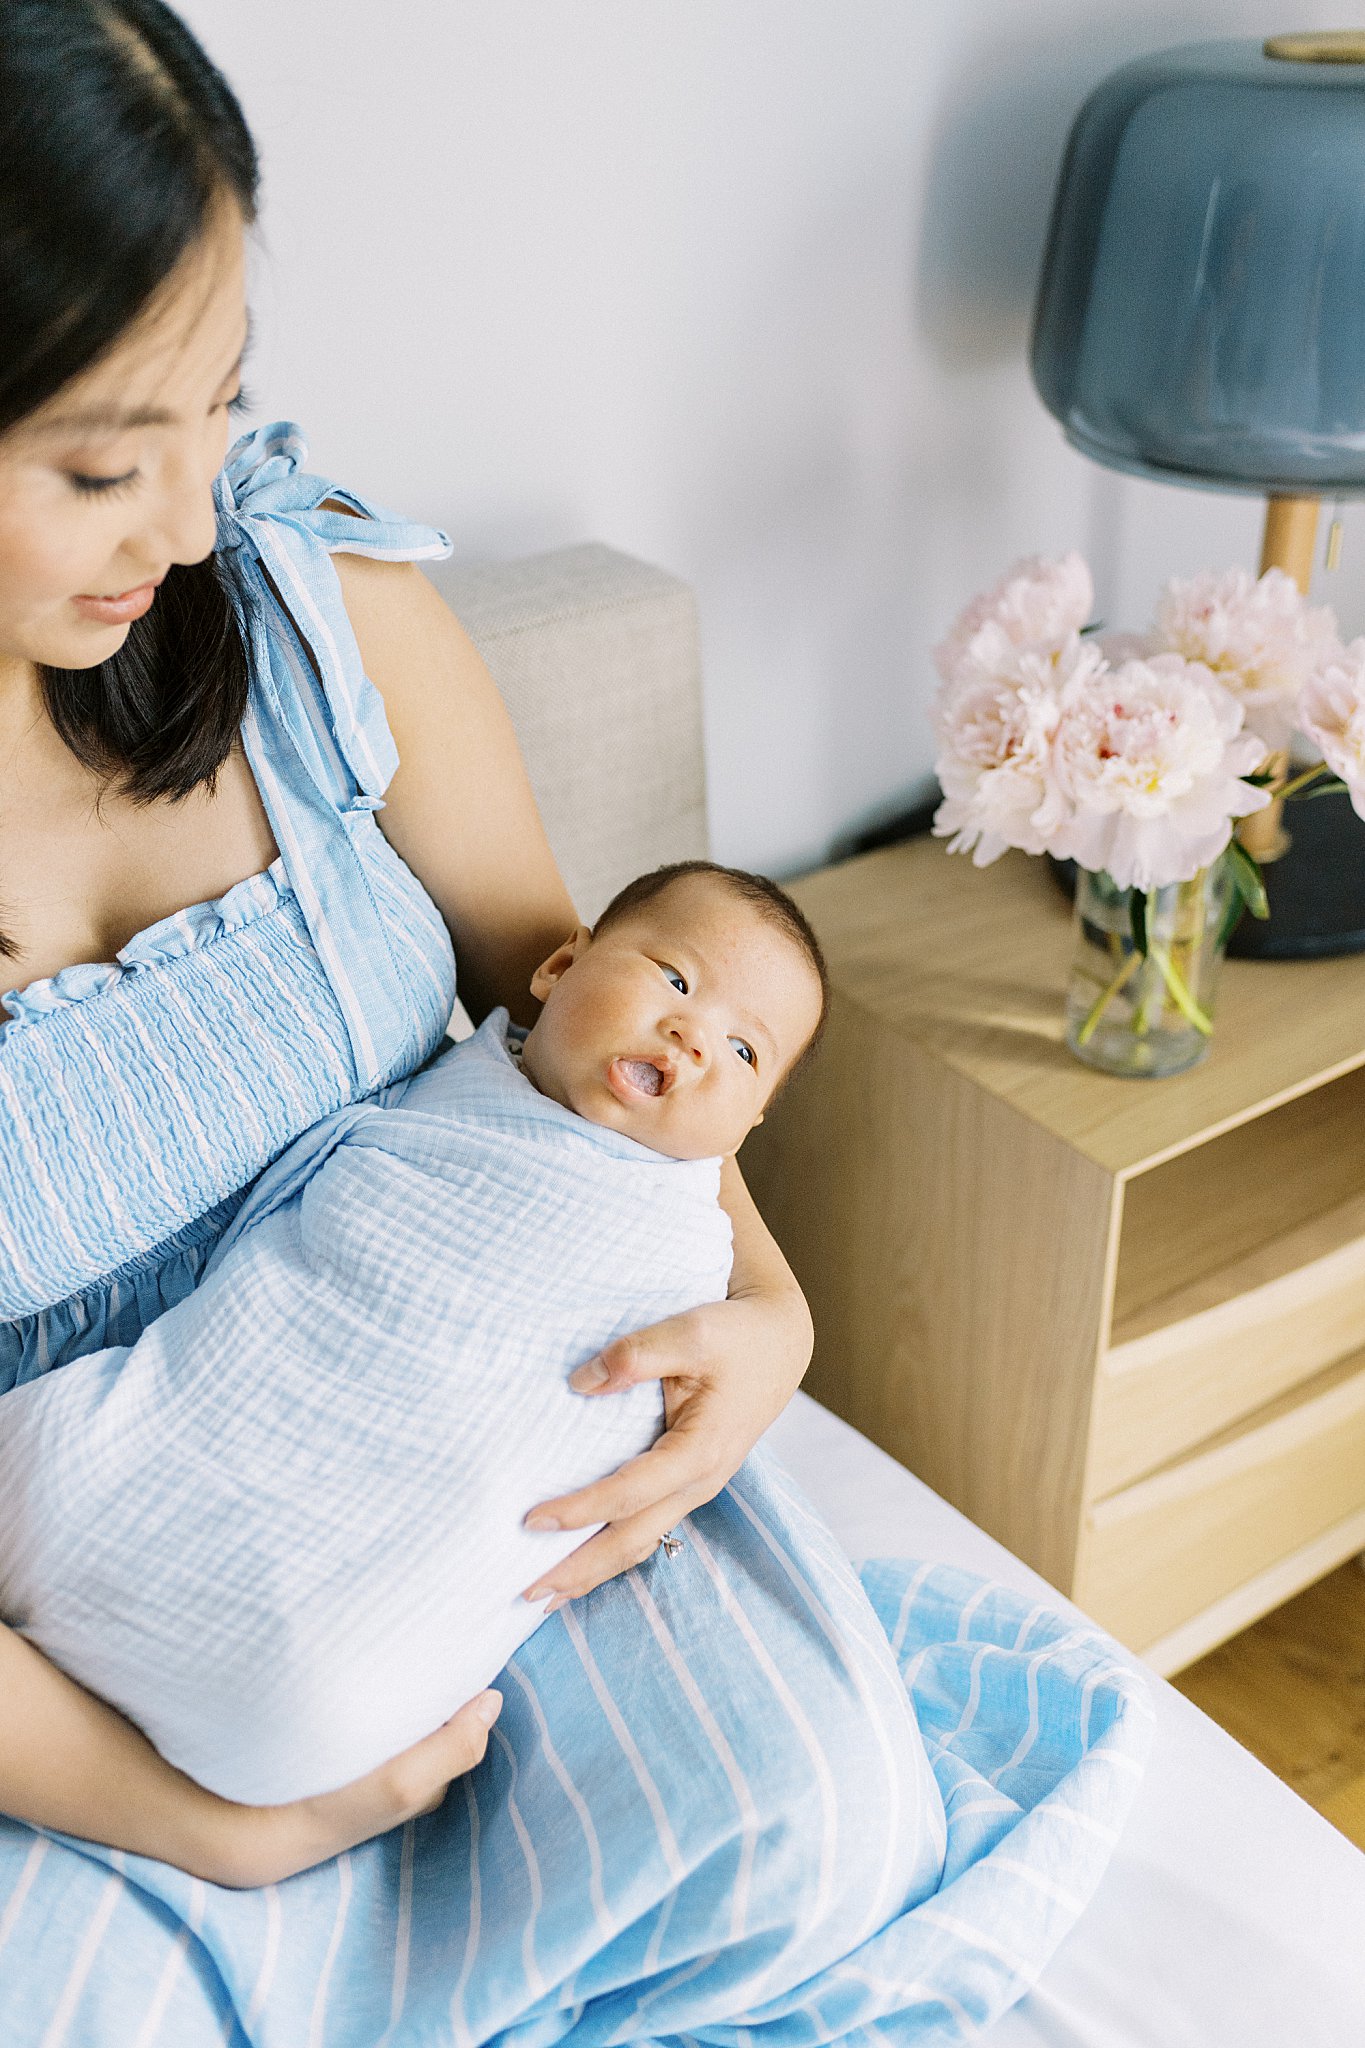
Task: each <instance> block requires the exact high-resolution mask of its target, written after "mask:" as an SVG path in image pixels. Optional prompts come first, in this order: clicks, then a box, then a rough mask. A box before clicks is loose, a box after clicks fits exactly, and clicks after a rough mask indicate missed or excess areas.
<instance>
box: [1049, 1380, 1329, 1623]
mask: <svg viewBox="0 0 1365 2048" xmlns="http://www.w3.org/2000/svg"><path fill="white" fill-rule="evenodd" d="M1362 1509H1365V1352H1356V1353H1354V1354H1353V1355H1352V1356H1351V1357H1350V1358H1347V1359H1343V1360H1342V1361H1341V1362H1340V1363H1339V1364H1337V1365H1335V1366H1333V1367H1331V1368H1330V1369H1329V1370H1328V1371H1327V1372H1324V1373H1321V1374H1320V1375H1319V1376H1318V1378H1317V1379H1316V1380H1314V1381H1312V1382H1311V1383H1310V1384H1309V1385H1308V1386H1306V1387H1301V1388H1299V1389H1297V1390H1296V1391H1295V1392H1294V1393H1293V1394H1289V1395H1286V1396H1284V1397H1283V1398H1282V1399H1281V1400H1279V1401H1276V1402H1274V1403H1272V1404H1271V1405H1270V1406H1269V1407H1268V1408H1263V1409H1261V1410H1259V1411H1258V1413H1257V1414H1256V1415H1254V1416H1253V1417H1251V1418H1250V1420H1248V1421H1247V1422H1245V1423H1244V1424H1242V1425H1241V1426H1240V1427H1238V1428H1236V1429H1230V1430H1227V1431H1225V1432H1224V1433H1223V1434H1222V1435H1221V1436H1219V1437H1217V1438H1215V1439H1214V1440H1213V1441H1212V1442H1210V1443H1208V1444H1206V1445H1204V1446H1203V1448H1202V1449H1200V1450H1198V1451H1195V1452H1193V1453H1191V1454H1190V1456H1188V1457H1186V1458H1183V1459H1181V1460H1179V1461H1178V1462H1177V1463H1175V1464H1171V1465H1167V1466H1164V1467H1163V1468H1162V1469H1161V1470H1160V1471H1158V1472H1154V1473H1153V1474H1152V1475H1151V1476H1150V1478H1147V1479H1143V1480H1140V1481H1139V1482H1138V1483H1137V1484H1136V1485H1135V1486H1130V1487H1127V1488H1126V1489H1125V1490H1124V1491H1123V1492H1121V1493H1116V1494H1112V1495H1111V1496H1110V1497H1109V1498H1108V1499H1107V1500H1102V1501H1097V1502H1096V1503H1095V1504H1094V1506H1093V1507H1092V1508H1091V1509H1090V1511H1089V1514H1088V1516H1087V1528H1086V1531H1085V1536H1084V1540H1083V1544H1082V1549H1081V1561H1080V1570H1079V1574H1078V1580H1077V1584H1076V1587H1075V1589H1074V1593H1073V1597H1074V1598H1075V1599H1076V1600H1077V1601H1078V1602H1079V1603H1080V1605H1081V1606H1083V1607H1085V1608H1087V1609H1088V1610H1089V1612H1090V1613H1092V1614H1093V1615H1094V1616H1095V1618H1096V1619H1097V1620H1098V1621H1101V1622H1103V1623H1104V1625H1105V1626H1106V1627H1107V1628H1110V1629H1112V1630H1113V1632H1114V1634H1115V1635H1116V1636H1118V1637H1119V1639H1120V1641H1122V1642H1124V1643H1126V1644H1128V1646H1129V1647H1130V1648H1132V1649H1134V1650H1139V1651H1142V1650H1146V1649H1148V1648H1150V1646H1151V1645H1153V1644H1154V1643H1157V1642H1160V1641H1161V1640H1162V1639H1163V1638H1165V1637H1167V1636H1170V1635H1171V1634H1173V1633H1174V1632H1175V1631H1176V1630H1178V1629H1180V1628H1181V1626H1182V1624H1185V1623H1187V1622H1189V1621H1190V1620H1191V1619H1192V1618H1193V1617H1195V1616H1197V1615H1199V1614H1201V1613H1203V1612H1204V1611H1205V1610H1206V1609H1210V1608H1213V1607H1215V1606H1216V1605H1217V1604H1218V1603H1219V1601H1221V1600H1224V1599H1225V1598H1226V1597H1227V1596H1228V1595H1230V1594H1232V1593H1233V1592H1234V1591H1235V1589H1236V1588H1238V1587H1239V1586H1243V1585H1244V1584H1246V1583H1247V1582H1248V1581H1250V1580H1253V1579H1255V1578H1256V1577H1257V1576H1258V1575H1259V1574H1262V1573H1264V1572H1266V1571H1267V1570H1268V1569H1270V1568H1271V1567H1272V1566H1273V1565H1275V1563H1276V1562H1277V1560H1281V1559H1284V1558H1286V1557H1288V1556H1290V1555H1291V1554H1293V1553H1296V1552H1299V1551H1303V1550H1305V1549H1307V1548H1308V1547H1309V1546H1311V1545H1313V1544H1314V1543H1315V1541H1316V1540H1317V1539H1320V1538H1324V1537H1325V1536H1326V1535H1327V1533H1328V1532H1330V1531H1331V1530H1332V1529H1333V1528H1334V1527H1335V1526H1336V1525H1338V1524H1341V1525H1343V1530H1344V1534H1343V1545H1342V1553H1341V1554H1342V1555H1346V1554H1348V1552H1349V1551H1350V1549H1352V1548H1353V1547H1358V1541H1359V1538H1358V1536H1353V1535H1352V1533H1351V1529H1352V1526H1353V1525H1358V1522H1359V1517H1360V1513H1361V1510H1362ZM1337 1561H1339V1560H1337V1559H1333V1560H1331V1562H1337ZM1328 1568H1329V1567H1328V1564H1324V1565H1323V1566H1322V1569H1323V1570H1326V1569H1328Z"/></svg>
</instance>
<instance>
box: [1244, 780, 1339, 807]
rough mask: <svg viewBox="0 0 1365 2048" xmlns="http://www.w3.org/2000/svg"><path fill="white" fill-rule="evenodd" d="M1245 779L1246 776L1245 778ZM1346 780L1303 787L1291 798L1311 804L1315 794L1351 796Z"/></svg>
mask: <svg viewBox="0 0 1365 2048" xmlns="http://www.w3.org/2000/svg"><path fill="white" fill-rule="evenodd" d="M1244 779H1245V778H1244ZM1349 795H1350V791H1349V790H1348V789H1347V787H1346V784H1345V783H1344V782H1320V783H1318V785H1317V787H1316V788H1315V789H1302V790H1300V791H1299V792H1298V794H1297V795H1296V796H1295V797H1293V798H1292V799H1291V801H1292V802H1294V803H1296V804H1311V803H1312V801H1313V798H1314V797H1315V796H1349Z"/></svg>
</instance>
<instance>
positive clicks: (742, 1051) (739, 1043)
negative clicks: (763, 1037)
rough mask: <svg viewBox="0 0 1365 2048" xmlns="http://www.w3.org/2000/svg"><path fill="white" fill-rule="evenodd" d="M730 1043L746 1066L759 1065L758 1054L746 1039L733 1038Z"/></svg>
mask: <svg viewBox="0 0 1365 2048" xmlns="http://www.w3.org/2000/svg"><path fill="white" fill-rule="evenodd" d="M730 1043H731V1045H732V1046H733V1047H734V1049H735V1051H736V1052H737V1053H738V1054H739V1056H740V1058H741V1059H742V1060H743V1061H744V1063H745V1064H746V1066H750V1067H756V1066H757V1065H758V1055H757V1054H756V1053H755V1051H754V1049H753V1047H752V1046H751V1045H750V1044H749V1043H748V1041H747V1040H746V1039H743V1038H732V1039H731V1040H730Z"/></svg>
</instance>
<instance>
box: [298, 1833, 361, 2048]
mask: <svg viewBox="0 0 1365 2048" xmlns="http://www.w3.org/2000/svg"><path fill="white" fill-rule="evenodd" d="M354 1882H355V1878H354V1874H353V1872H352V1869H351V1855H350V1851H349V1850H347V1852H346V1854H345V1855H344V1856H340V1857H338V1859H337V1911H336V1919H335V1920H334V1921H333V1922H332V1938H331V1940H330V1941H329V1942H328V1944H327V1953H326V1955H325V1956H324V1957H323V1959H322V1969H321V1971H320V1972H319V1975H318V1988H317V1990H316V1992H315V1993H314V1995H313V2013H312V2018H311V2019H310V2021H309V2023H308V2048H322V2043H323V2039H324V2028H325V2026H326V2023H327V1991H328V1987H329V1985H330V1984H331V1981H332V1967H333V1965H334V1964H335V1962H336V1959H337V1950H338V1949H339V1948H340V1947H341V1937H342V1934H343V1933H344V1932H345V1928H346V1916H347V1914H348V1913H349V1912H350V1910H351V1888H352V1886H353V1884H354Z"/></svg>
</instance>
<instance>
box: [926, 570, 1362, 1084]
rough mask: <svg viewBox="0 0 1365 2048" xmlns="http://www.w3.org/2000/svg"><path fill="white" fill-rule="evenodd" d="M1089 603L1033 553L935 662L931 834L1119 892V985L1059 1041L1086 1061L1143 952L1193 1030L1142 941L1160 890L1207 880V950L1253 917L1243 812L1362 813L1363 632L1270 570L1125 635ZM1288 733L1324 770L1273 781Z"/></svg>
mask: <svg viewBox="0 0 1365 2048" xmlns="http://www.w3.org/2000/svg"><path fill="white" fill-rule="evenodd" d="M1093 603H1094V590H1093V585H1092V582H1091V577H1090V571H1089V569H1088V568H1087V566H1086V564H1085V562H1084V561H1083V560H1082V558H1081V556H1080V555H1078V554H1075V553H1072V554H1068V555H1063V556H1061V557H1060V558H1059V559H1056V560H1047V559H1044V558H1042V557H1033V558H1030V559H1029V560H1026V561H1022V562H1018V563H1016V564H1015V566H1014V567H1013V568H1012V569H1011V570H1010V571H1009V572H1008V573H1007V574H1006V575H1005V576H1004V577H1003V578H1002V579H1001V581H1000V582H999V583H997V584H996V585H995V587H994V588H993V589H992V590H989V591H987V592H986V593H985V594H984V595H983V596H981V597H978V598H976V599H974V600H973V602H972V603H971V604H970V605H968V607H967V608H966V610H965V611H964V612H963V613H962V614H961V615H960V617H959V618H958V619H957V621H956V622H955V624H954V625H953V627H952V630H951V631H950V633H949V634H948V637H947V638H946V639H945V640H944V642H943V644H942V645H941V646H940V647H938V648H937V649H936V650H935V661H936V663H937V666H938V670H939V673H940V675H941V676H942V678H943V681H942V687H941V688H940V690H939V692H938V695H937V698H936V700H935V704H934V726H935V732H936V736H937V740H938V757H937V760H936V763H935V766H936V769H937V772H938V776H939V780H940V782H941V784H942V788H943V802H942V804H941V805H940V807H939V810H938V812H937V815H936V817H935V820H934V830H935V832H936V833H939V834H941V835H942V836H944V837H947V838H948V839H949V840H950V849H951V851H953V852H962V853H967V852H969V853H971V855H972V858H973V860H974V861H975V862H976V864H977V865H978V866H984V865H986V863H987V862H989V861H992V860H994V859H996V858H997V856H998V855H1000V854H1001V853H1003V852H1004V851H1005V849H1006V847H1019V848H1021V849H1022V850H1023V851H1024V852H1025V853H1049V854H1052V855H1053V856H1054V857H1056V858H1057V859H1061V860H1073V861H1075V862H1076V863H1077V865H1078V867H1080V868H1081V869H1082V870H1085V871H1086V872H1087V873H1088V874H1090V875H1092V876H1096V877H1099V878H1100V879H1101V881H1102V882H1103V883H1104V885H1105V886H1106V887H1107V889H1108V892H1109V895H1110V896H1111V897H1118V896H1122V897H1126V898H1127V899H1128V901H1127V904H1126V906H1125V913H1126V916H1127V918H1128V921H1129V931H1130V941H1129V943H1128V944H1127V945H1126V947H1124V948H1120V951H1121V952H1122V958H1117V957H1116V964H1115V985H1111V986H1109V987H1108V989H1107V992H1106V990H1101V996H1102V997H1103V1001H1102V1002H1101V1003H1100V1005H1099V1006H1098V1007H1097V1008H1096V1009H1095V1010H1094V1013H1093V1015H1092V1016H1091V1017H1090V1020H1089V1030H1088V1032H1087V1031H1086V1025H1085V1021H1084V1020H1083V1021H1082V1024H1081V1026H1080V1027H1079V1030H1078V1031H1077V1033H1075V1034H1073V1036H1072V1044H1073V1046H1074V1047H1075V1049H1076V1050H1078V1051H1081V1052H1082V1053H1083V1054H1084V1048H1085V1046H1086V1044H1087V1043H1088V1040H1089V1036H1090V1035H1092V1034H1093V1032H1094V1029H1095V1027H1096V1025H1097V1024H1098V1022H1099V1020H1100V1018H1101V1017H1102V1016H1103V1015H1104V1012H1105V1009H1106V1008H1107V1007H1108V1004H1109V1002H1111V1001H1112V1000H1113V997H1114V996H1115V995H1117V994H1118V993H1119V991H1120V990H1121V989H1122V988H1123V987H1124V986H1125V985H1126V983H1127V982H1128V981H1129V980H1131V979H1132V978H1133V977H1134V975H1135V974H1136V973H1137V971H1138V967H1139V963H1140V962H1143V961H1146V960H1147V958H1148V956H1149V952H1150V953H1151V954H1152V956H1153V957H1154V959H1155V964H1156V967H1157V969H1158V971H1159V973H1160V977H1161V980H1162V982H1163V983H1164V985H1165V988H1166V990H1167V992H1168V994H1169V995H1170V997H1171V998H1172V1000H1173V1001H1174V1002H1175V1004H1176V1005H1177V1007H1178V1008H1179V1009H1180V1010H1181V1012H1182V1014H1183V1016H1184V1017H1185V1019H1186V1021H1187V1022H1188V1023H1190V1024H1191V1025H1193V1026H1194V1027H1195V1028H1196V1029H1198V1030H1201V1031H1203V1033H1204V1035H1205V1036H1207V1032H1208V1030H1209V1028H1210V1026H1209V1023H1208V1018H1207V1016H1206V1015H1205V1013H1204V1011H1203V1009H1202V1008H1201V1006H1200V1005H1199V1003H1198V1002H1197V1001H1196V1000H1195V998H1194V995H1193V994H1192V992H1191V990H1190V988H1189V987H1188V984H1187V981H1186V979H1185V978H1184V977H1183V976H1182V974H1181V972H1180V967H1179V963H1178V961H1177V960H1176V958H1175V957H1174V954H1173V952H1172V951H1171V950H1170V949H1165V950H1162V949H1159V948H1157V947H1156V946H1155V945H1153V946H1151V947H1149V945H1148V933H1149V930H1150V929H1151V924H1152V916H1153V913H1154V911H1155V909H1156V907H1157V898H1158V897H1159V895H1160V893H1161V892H1162V891H1165V890H1169V889H1170V888H1171V887H1172V885H1175V884H1184V883H1191V882H1193V881H1195V880H1196V878H1198V877H1201V876H1203V875H1206V874H1208V873H1209V872H1210V871H1215V870H1216V871H1217V872H1218V875H1219V879H1220V882H1221V884H1222V888H1223V896H1224V899H1225V904H1226V908H1225V911H1224V913H1223V915H1222V917H1221V918H1220V925H1221V926H1222V929H1221V930H1220V931H1219V932H1218V933H1217V934H1216V939H1217V942H1218V945H1219V947H1221V944H1223V943H1225V942H1226V939H1227V937H1228V935H1229V932H1230V930H1231V926H1232V925H1233V924H1235V922H1236V920H1237V917H1238V916H1239V915H1240V914H1241V911H1242V909H1243V908H1244V907H1245V908H1247V909H1250V910H1251V911H1252V912H1253V913H1254V914H1255V915H1258V916H1264V915H1265V914H1266V899H1265V890H1264V886H1263V883H1262V880H1261V874H1260V869H1259V867H1258V865H1257V863H1256V861H1255V860H1254V859H1253V858H1252V856H1251V854H1250V853H1248V852H1247V850H1246V849H1245V847H1243V846H1242V845H1241V844H1240V842H1239V841H1238V839H1237V838H1236V837H1235V836H1234V833H1235V827H1236V823H1237V821H1238V820H1239V819H1242V818H1246V817H1248V816H1249V815H1250V814H1251V813H1253V812H1255V811H1258V810H1263V809H1264V808H1265V807H1266V806H1267V805H1269V804H1270V803H1271V802H1272V800H1273V799H1274V798H1284V797H1290V796H1298V795H1304V794H1309V793H1312V794H1317V793H1319V791H1320V790H1322V789H1324V788H1326V787H1332V788H1337V789H1340V788H1343V787H1344V788H1345V789H1346V790H1348V791H1349V793H1350V798H1351V802H1352V804H1353V805H1354V807H1355V809H1356V810H1357V811H1358V812H1359V814H1360V815H1361V817H1362V818H1365V639H1361V640H1355V641H1352V642H1351V644H1350V645H1349V646H1344V645H1343V644H1342V641H1341V638H1340V635H1339V633H1338V630H1337V623H1336V619H1335V617H1334V616H1333V614H1332V613H1331V612H1330V611H1329V610H1327V609H1326V608H1325V607H1321V606H1312V605H1309V604H1308V603H1307V602H1306V600H1305V599H1304V598H1303V596H1302V595H1301V594H1300V592H1299V589H1298V587H1297V585H1296V584H1295V583H1294V582H1293V580H1292V579H1291V578H1290V577H1288V576H1286V575H1285V574H1284V573H1283V571H1281V570H1278V569H1271V570H1269V571H1267V573H1266V574H1265V575H1264V576H1262V577H1261V578H1260V580H1259V581H1256V580H1255V579H1254V578H1252V577H1251V576H1249V575H1248V574H1247V573H1246V572H1245V571H1244V570H1240V569H1233V570H1229V571H1227V572H1226V573H1225V574H1223V575H1202V576H1195V577H1191V578H1189V579H1187V580H1180V581H1174V582H1171V583H1169V584H1168V585H1167V586H1166V589H1165V590H1164V592H1163V593H1162V596H1161V599H1160V602H1159V603H1158V606H1157V610H1156V617H1155V620H1154V622H1153V625H1152V627H1151V630H1150V631H1149V632H1148V633H1146V634H1144V635H1141V636H1137V635H1132V634H1113V635H1110V634H1105V633H1102V632H1100V631H1099V630H1098V629H1097V628H1096V627H1095V626H1094V625H1093V624H1092V623H1091V614H1092V608H1093ZM1296 730H1297V731H1299V732H1302V733H1304V734H1305V735H1306V736H1307V737H1308V738H1309V739H1310V740H1311V741H1312V742H1314V744H1315V745H1316V746H1317V748H1318V749H1319V750H1320V751H1321V754H1322V756H1323V759H1322V760H1321V762H1316V763H1314V764H1313V765H1312V766H1310V767H1308V768H1306V769H1305V770H1304V771H1303V772H1302V773H1300V774H1297V775H1295V776H1294V777H1293V778H1292V780H1285V777H1284V772H1283V766H1282V764H1283V760H1284V750H1285V749H1286V748H1287V747H1288V744H1289V741H1290V737H1291V735H1292V734H1293V733H1294V732H1295V731H1296ZM1329 775H1331V776H1335V777H1339V778H1340V780H1339V781H1333V782H1331V783H1330V784H1328V783H1327V782H1326V781H1325V780H1324V778H1326V777H1328V776H1329ZM1201 938H1202V933H1201ZM1125 1070H1126V1071H1145V1070H1147V1069H1143V1068H1141V1067H1140V1066H1134V1067H1129V1068H1127V1069H1125ZM1152 1070H1155V1069H1152Z"/></svg>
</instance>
